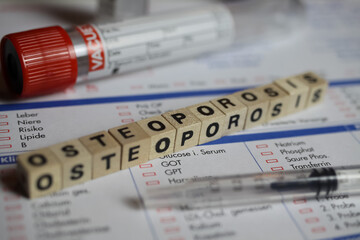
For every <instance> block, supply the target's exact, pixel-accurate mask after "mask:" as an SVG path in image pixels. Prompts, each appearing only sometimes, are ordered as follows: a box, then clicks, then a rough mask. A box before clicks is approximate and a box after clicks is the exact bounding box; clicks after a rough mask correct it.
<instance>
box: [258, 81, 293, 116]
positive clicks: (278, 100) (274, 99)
mask: <svg viewBox="0 0 360 240" xmlns="http://www.w3.org/2000/svg"><path fill="white" fill-rule="evenodd" d="M256 89H257V90H259V91H260V92H262V93H264V94H265V95H266V96H267V98H268V99H269V100H270V105H269V110H268V114H267V120H266V121H271V120H275V119H278V118H281V117H284V116H286V115H287V114H288V108H289V100H290V95H288V94H287V93H286V92H285V91H283V90H282V89H281V88H280V87H278V86H277V85H275V84H267V85H265V86H261V87H258V88H256Z"/></svg>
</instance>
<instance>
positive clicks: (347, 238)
mask: <svg viewBox="0 0 360 240" xmlns="http://www.w3.org/2000/svg"><path fill="white" fill-rule="evenodd" d="M359 238H360V233H356V234H353V235H347V236H341V237H336V238H328V239H332V240H355V239H359Z"/></svg>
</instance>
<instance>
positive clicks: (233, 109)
mask: <svg viewBox="0 0 360 240" xmlns="http://www.w3.org/2000/svg"><path fill="white" fill-rule="evenodd" d="M210 102H211V103H212V104H214V105H215V106H216V107H217V108H218V109H220V111H221V112H222V113H224V114H225V129H224V132H223V136H224V135H228V134H231V133H234V132H238V131H241V130H243V129H244V124H245V118H246V113H247V107H246V106H245V105H244V104H243V103H241V102H240V101H239V100H238V99H237V98H236V97H235V96H233V95H227V96H223V97H220V98H216V99H214V100H211V101H210Z"/></svg>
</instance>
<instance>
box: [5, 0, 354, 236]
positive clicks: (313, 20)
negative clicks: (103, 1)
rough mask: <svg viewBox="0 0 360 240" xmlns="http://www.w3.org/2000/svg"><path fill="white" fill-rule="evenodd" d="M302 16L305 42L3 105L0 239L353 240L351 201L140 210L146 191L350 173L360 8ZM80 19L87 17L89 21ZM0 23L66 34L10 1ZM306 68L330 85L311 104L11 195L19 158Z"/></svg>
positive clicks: (318, 6) (313, 8) (323, 5)
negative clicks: (290, 173)
mask: <svg viewBox="0 0 360 240" xmlns="http://www.w3.org/2000/svg"><path fill="white" fill-rule="evenodd" d="M77 3H78V2H77ZM160 3H162V4H164V1H161V2H160ZM79 4H81V2H79ZM83 4H84V3H83ZM85 4H86V3H85ZM158 4H159V3H158ZM154 6H157V5H156V4H155V5H154ZM307 6H308V16H307V19H308V24H307V28H306V29H305V31H304V33H303V34H301V35H299V36H298V38H296V39H291V41H290V40H289V41H288V42H286V43H284V44H275V45H258V46H251V47H248V48H247V47H244V46H238V47H234V48H232V49H230V50H225V51H223V52H221V53H218V54H216V55H211V56H206V57H202V58H198V59H193V60H187V61H184V62H180V63H175V64H171V65H167V66H163V67H158V68H151V69H147V70H144V71H140V72H136V73H132V74H127V75H120V76H116V77H112V78H108V79H106V80H103V81H102V80H99V81H94V82H89V83H84V84H80V85H77V86H75V87H74V88H71V89H68V90H66V91H65V92H63V93H58V94H55V95H50V96H44V97H38V98H33V99H27V100H18V101H15V102H14V101H6V100H1V105H0V177H1V179H2V181H1V188H0V233H1V234H0V239H4V240H5V239H6V240H10V239H11V240H15V239H19V240H20V239H100V238H103V239H168V240H170V239H171V240H181V239H196V240H203V239H204V240H205V239H264V238H267V239H347V238H351V237H353V238H356V237H357V238H359V237H360V198H359V197H350V196H337V197H334V198H333V199H324V200H321V201H309V200H303V199H298V200H294V201H292V202H282V203H277V204H263V205H254V206H241V207H227V208H219V209H211V210H196V211H181V210H179V209H168V208H158V209H145V208H144V207H143V205H142V203H141V196H142V195H143V194H144V193H145V192H146V191H147V190H148V189H151V188H152V187H157V186H168V185H176V184H180V183H182V182H184V181H186V179H190V178H194V177H202V176H215V175H224V174H235V173H255V172H271V171H282V170H291V169H296V168H297V169H298V168H306V167H320V166H325V165H331V166H342V165H352V164H359V156H360V131H359V129H360V101H359V100H360V67H359V66H360V45H359V42H360V31H359V29H360V19H359V16H360V12H359V11H360V2H358V1H349V0H347V1H336V0H332V1H320V0H316V1H314V0H311V1H307ZM162 7H164V6H162ZM80 9H82V10H81V12H82V15H84V16H88V15H89V14H91V13H93V11H94V10H93V8H89V9H88V10H86V9H85V10H84V8H80ZM74 11H75V10H74ZM60 12H61V11H60ZM0 23H1V28H0V35H1V36H2V35H5V34H7V33H9V32H16V31H20V30H24V29H30V28H33V27H40V26H47V25H53V24H62V25H64V26H68V25H70V22H69V21H68V18H65V17H64V16H63V15H61V14H54V12H51V11H50V12H49V11H48V10H47V9H46V8H42V7H36V6H33V7H29V6H27V5H24V6H21V7H20V5H12V4H10V3H7V4H5V5H0ZM307 70H312V71H314V72H317V73H319V74H321V75H322V76H324V77H325V78H326V79H328V80H329V82H330V87H329V91H328V94H327V96H326V99H325V102H324V103H323V104H321V105H319V106H315V107H312V108H309V109H308V110H305V111H303V112H299V113H297V114H294V115H291V116H288V117H286V118H282V119H279V120H277V121H275V122H271V123H268V124H266V125H265V126H261V127H258V128H254V129H250V130H248V131H242V132H239V133H237V134H234V135H232V136H227V137H224V138H222V139H220V140H218V141H216V142H215V143H209V144H207V145H202V146H197V147H194V148H191V149H188V150H185V151H183V152H180V153H177V154H174V155H170V156H167V157H164V158H162V159H155V160H152V161H150V162H148V163H147V164H143V165H141V166H137V167H134V168H131V169H129V170H124V171H120V172H117V173H115V174H112V175H109V176H106V177H102V178H100V179H97V180H93V181H90V182H87V183H85V184H83V185H80V186H75V187H72V188H68V189H65V190H63V191H61V192H59V193H57V194H54V195H52V196H49V197H44V198H40V199H35V200H28V199H26V198H24V197H22V196H19V195H16V194H15V193H13V192H12V191H11V190H9V188H10V189H11V185H12V184H13V183H14V182H13V177H12V176H13V169H14V167H15V158H14V156H15V155H16V154H18V153H21V152H25V151H30V150H34V149H37V148H41V147H46V146H49V145H51V144H55V143H58V142H61V141H66V140H69V139H73V138H77V137H81V136H84V135H87V134H90V133H93V132H96V131H100V130H105V129H109V128H112V127H115V126H118V125H121V124H125V123H128V122H131V121H137V120H140V119H142V118H146V117H149V116H154V115H158V114H161V113H163V112H166V111H168V110H172V109H178V108H181V107H186V106H189V105H192V104H194V103H200V102H203V101H206V100H209V99H212V98H214V97H217V96H220V95H225V94H228V93H232V92H235V91H238V90H239V89H244V88H248V87H253V86H256V85H262V84H266V83H269V82H271V81H272V80H274V79H276V78H279V77H285V76H289V75H294V74H297V73H300V72H302V71H307ZM24 120H26V121H33V122H32V123H26V121H25V122H24ZM24 127H25V128H29V130H24V129H23V128H24ZM292 150H293V151H292ZM294 151H295V152H297V153H294ZM139 201H140V203H139Z"/></svg>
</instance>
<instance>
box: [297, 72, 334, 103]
mask: <svg viewBox="0 0 360 240" xmlns="http://www.w3.org/2000/svg"><path fill="white" fill-rule="evenodd" d="M297 77H298V78H299V79H300V81H301V82H302V83H304V84H305V85H306V86H308V87H309V89H310V90H309V96H308V98H307V101H306V107H310V106H313V105H315V104H318V103H321V102H322V101H323V100H324V96H325V93H326V90H327V88H328V82H327V81H326V80H324V79H322V78H320V77H319V76H317V75H316V74H315V73H312V72H307V73H304V74H300V75H298V76H297Z"/></svg>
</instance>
